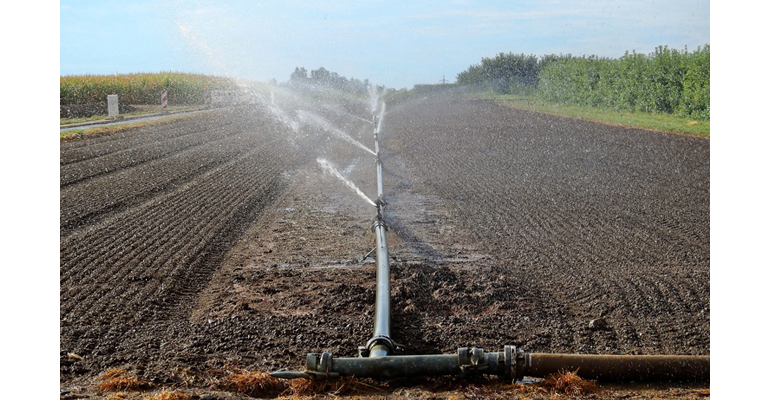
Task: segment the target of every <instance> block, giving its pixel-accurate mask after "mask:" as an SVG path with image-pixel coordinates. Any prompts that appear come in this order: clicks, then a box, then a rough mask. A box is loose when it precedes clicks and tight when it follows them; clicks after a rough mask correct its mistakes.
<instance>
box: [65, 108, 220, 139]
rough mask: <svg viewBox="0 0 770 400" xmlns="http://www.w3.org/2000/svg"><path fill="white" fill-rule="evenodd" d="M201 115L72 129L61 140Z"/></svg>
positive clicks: (109, 133) (106, 133)
mask: <svg viewBox="0 0 770 400" xmlns="http://www.w3.org/2000/svg"><path fill="white" fill-rule="evenodd" d="M215 112H217V109H213V110H209V111H204V112H203V114H207V113H215ZM198 115H200V114H197V113H196V114H181V115H170V116H168V117H167V118H161V119H155V120H151V121H137V122H128V123H124V124H110V125H102V126H95V127H91V128H89V127H83V128H82V129H70V130H67V131H64V132H60V133H59V140H60V142H67V141H70V140H77V139H84V138H92V137H98V136H104V135H111V134H115V133H119V132H122V131H125V130H129V129H135V128H141V127H147V126H152V125H166V124H171V123H173V122H176V121H178V120H180V119H183V118H190V117H195V116H198Z"/></svg>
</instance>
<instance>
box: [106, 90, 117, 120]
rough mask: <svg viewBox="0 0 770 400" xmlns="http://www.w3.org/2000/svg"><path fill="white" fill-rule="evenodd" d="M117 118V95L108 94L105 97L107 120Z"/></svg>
mask: <svg viewBox="0 0 770 400" xmlns="http://www.w3.org/2000/svg"><path fill="white" fill-rule="evenodd" d="M117 118H118V95H117V94H108V95H107V119H117Z"/></svg>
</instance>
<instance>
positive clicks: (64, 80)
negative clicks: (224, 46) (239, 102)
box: [59, 72, 236, 105]
mask: <svg viewBox="0 0 770 400" xmlns="http://www.w3.org/2000/svg"><path fill="white" fill-rule="evenodd" d="M235 88H236V85H235V83H234V82H233V81H232V80H230V79H228V78H223V77H216V76H210V75H202V74H191V73H178V72H168V73H163V72H161V73H137V74H123V75H72V76H62V77H60V79H59V104H60V105H71V104H89V103H99V102H105V101H106V99H107V95H109V94H117V95H118V98H119V99H120V102H121V103H124V104H160V96H161V92H162V91H163V89H166V90H167V91H168V101H169V103H170V104H174V105H199V104H203V103H204V94H205V92H206V90H233V89H235Z"/></svg>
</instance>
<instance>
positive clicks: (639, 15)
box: [60, 0, 710, 88]
mask: <svg viewBox="0 0 770 400" xmlns="http://www.w3.org/2000/svg"><path fill="white" fill-rule="evenodd" d="M709 4H710V3H709V1H698V0H661V1H636V0H634V1H629V0H623V1H618V0H606V1H605V0H599V1H587V0H545V1H542V0H541V1H470V0H457V1H408V2H407V1H377V0H373V1H361V0H358V1H347V0H338V1H327V2H321V1H315V2H309V1H294V0H283V1H248V2H246V1H229V2H220V1H205V0H192V1H189V0H170V1H157V0H155V1H143V0H142V1H112V0H108V1H76V0H63V1H61V2H60V74H61V75H78V74H114V73H129V72H159V71H182V72H200V73H207V74H214V75H224V76H237V77H241V78H246V79H252V80H258V81H267V80H269V79H271V78H275V79H276V80H278V81H279V82H284V81H286V80H288V78H289V75H290V74H291V72H293V71H294V68H295V67H297V66H303V67H305V68H306V69H308V70H311V69H317V68H319V67H322V66H323V67H324V68H326V69H328V70H330V71H334V72H337V73H339V74H340V75H342V76H346V77H355V78H358V79H370V80H371V81H373V82H376V83H378V84H381V85H385V86H387V87H393V88H401V87H408V88H411V87H412V86H413V85H414V84H416V83H437V82H438V81H440V80H441V79H442V77H444V76H446V79H447V80H449V81H454V79H455V77H456V76H457V74H458V73H459V72H461V71H463V70H465V69H467V68H468V66H470V65H471V64H477V63H479V62H480V61H481V58H482V57H493V56H494V55H495V54H497V53H499V52H513V53H525V54H534V55H538V56H540V55H543V54H552V53H556V54H559V53H564V54H566V53H571V54H573V55H583V54H586V55H589V54H595V55H598V56H604V57H620V56H622V55H623V53H624V52H625V51H626V50H636V51H637V52H641V53H649V52H651V51H653V50H654V48H655V47H656V46H658V45H668V46H669V47H671V48H676V49H683V48H684V47H685V46H688V47H689V48H691V49H694V48H696V47H697V46H702V45H704V44H707V43H709V44H710V5H709Z"/></svg>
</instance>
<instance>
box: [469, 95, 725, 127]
mask: <svg viewBox="0 0 770 400" xmlns="http://www.w3.org/2000/svg"><path fill="white" fill-rule="evenodd" d="M476 96H477V98H479V99H481V100H493V101H497V102H499V103H501V104H503V105H505V106H508V107H512V108H518V109H522V110H529V111H538V112H544V113H549V114H555V115H560V116H566V117H573V118H581V119H585V120H590V121H596V122H602V123H609V124H613V125H620V126H627V127H633V128H642V129H652V130H656V131H663V132H674V133H683V134H688V135H695V136H702V137H710V135H711V122H710V121H705V120H694V119H688V118H682V117H679V116H676V115H671V114H665V113H647V112H640V111H636V112H630V111H616V110H611V109H605V108H599V107H591V106H577V105H564V104H555V103H547V102H544V101H542V100H540V99H537V98H535V97H534V96H522V95H502V94H491V93H482V94H477V95H476Z"/></svg>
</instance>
